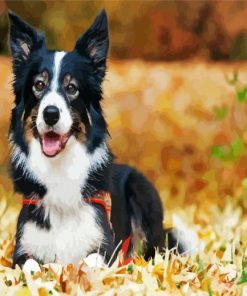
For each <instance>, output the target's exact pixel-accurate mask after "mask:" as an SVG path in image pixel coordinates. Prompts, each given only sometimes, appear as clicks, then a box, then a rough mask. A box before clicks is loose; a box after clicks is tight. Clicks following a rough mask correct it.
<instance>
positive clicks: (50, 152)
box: [40, 132, 70, 157]
mask: <svg viewBox="0 0 247 296" xmlns="http://www.w3.org/2000/svg"><path fill="white" fill-rule="evenodd" d="M69 137H70V133H67V134H65V135H59V134H56V133H54V132H48V133H45V134H44V135H42V136H41V137H40V143H41V147H42V151H43V153H44V154H45V155H46V156H48V157H54V156H56V155H57V154H58V153H59V152H61V151H62V150H63V149H64V147H65V145H66V143H67V141H68V139H69Z"/></svg>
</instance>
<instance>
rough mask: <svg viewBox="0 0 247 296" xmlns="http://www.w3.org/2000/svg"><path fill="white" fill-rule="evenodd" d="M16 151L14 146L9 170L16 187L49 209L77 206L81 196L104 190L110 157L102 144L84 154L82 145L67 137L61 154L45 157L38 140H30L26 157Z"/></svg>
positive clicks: (105, 145)
mask: <svg viewBox="0 0 247 296" xmlns="http://www.w3.org/2000/svg"><path fill="white" fill-rule="evenodd" d="M19 152H20V151H19V149H18V146H16V145H15V146H14V147H13V153H12V170H13V175H14V179H15V184H16V187H17V189H19V191H20V192H21V193H22V194H23V195H25V197H27V195H31V194H32V195H33V194H36V195H37V196H38V198H44V201H45V202H46V204H47V205H48V206H49V207H50V206H56V207H58V206H61V207H63V208H68V207H70V206H71V205H75V206H77V203H78V202H80V201H81V199H82V198H83V197H89V196H92V195H93V194H95V192H97V191H99V190H107V187H108V172H109V169H110V165H111V162H112V156H111V153H110V151H109V148H108V146H107V144H106V142H103V143H102V144H101V145H100V146H99V147H98V148H96V149H95V150H94V151H93V152H92V153H88V152H87V149H86V146H85V145H83V144H81V143H79V142H78V141H77V140H76V139H75V138H74V137H71V138H70V139H69V141H68V143H67V145H66V149H65V150H64V151H62V152H61V153H60V154H59V155H57V156H56V157H54V158H48V157H46V156H45V155H44V154H43V152H42V150H41V147H40V143H39V141H38V140H37V139H32V141H31V142H30V145H29V153H28V156H25V155H24V154H23V153H19ZM27 181H28V184H29V185H28V186H27ZM23 182H24V183H25V184H26V185H25V188H23V185H22V183H23Z"/></svg>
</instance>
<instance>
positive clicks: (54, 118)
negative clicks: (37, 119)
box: [43, 106, 60, 126]
mask: <svg viewBox="0 0 247 296" xmlns="http://www.w3.org/2000/svg"><path fill="white" fill-rule="evenodd" d="M43 116H44V120H45V123H46V124H47V125H51V126H52V125H54V124H56V123H57V122H58V120H59V117H60V115H59V110H58V108H57V107H56V106H47V107H46V108H45V109H44V111H43Z"/></svg>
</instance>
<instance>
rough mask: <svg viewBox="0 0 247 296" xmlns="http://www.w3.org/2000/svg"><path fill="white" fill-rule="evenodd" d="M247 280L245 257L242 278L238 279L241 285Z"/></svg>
mask: <svg viewBox="0 0 247 296" xmlns="http://www.w3.org/2000/svg"><path fill="white" fill-rule="evenodd" d="M246 282H247V260H246V261H245V260H244V259H243V260H242V272H241V276H240V279H239V280H238V282H237V284H238V285H241V284H243V283H246Z"/></svg>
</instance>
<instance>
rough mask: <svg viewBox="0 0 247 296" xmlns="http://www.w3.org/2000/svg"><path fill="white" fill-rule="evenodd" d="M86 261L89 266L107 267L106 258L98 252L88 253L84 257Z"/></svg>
mask: <svg viewBox="0 0 247 296" xmlns="http://www.w3.org/2000/svg"><path fill="white" fill-rule="evenodd" d="M84 262H85V263H86V264H87V266H89V267H98V268H101V267H106V264H105V262H104V258H103V257H102V256H101V255H100V254H98V253H92V254H90V255H88V256H87V257H86V258H84Z"/></svg>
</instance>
